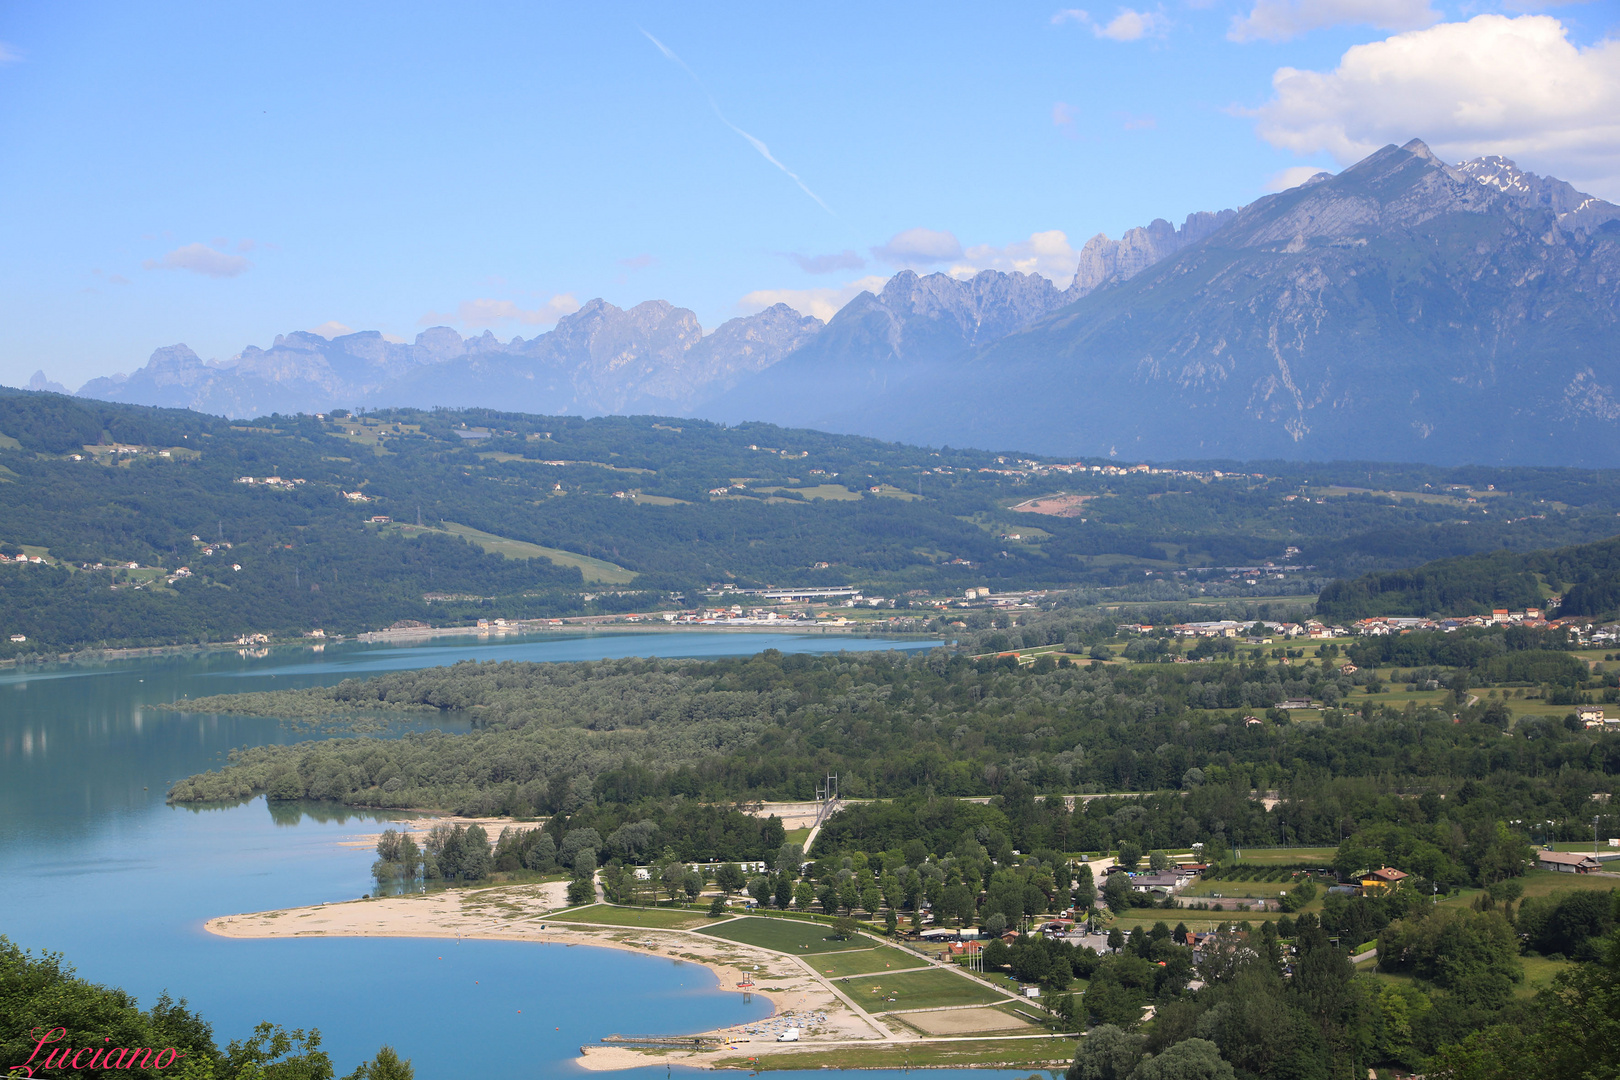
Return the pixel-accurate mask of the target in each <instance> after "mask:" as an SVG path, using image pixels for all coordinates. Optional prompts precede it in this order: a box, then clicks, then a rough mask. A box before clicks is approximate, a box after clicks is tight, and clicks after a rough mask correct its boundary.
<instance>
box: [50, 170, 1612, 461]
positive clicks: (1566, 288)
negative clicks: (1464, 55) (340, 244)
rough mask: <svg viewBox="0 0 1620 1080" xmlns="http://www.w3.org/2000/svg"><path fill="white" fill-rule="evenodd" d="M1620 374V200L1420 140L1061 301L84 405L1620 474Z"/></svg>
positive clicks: (1151, 255)
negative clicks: (570, 417) (653, 423)
mask: <svg viewBox="0 0 1620 1080" xmlns="http://www.w3.org/2000/svg"><path fill="white" fill-rule="evenodd" d="M1617 365H1620V207H1617V206H1615V205H1613V204H1611V203H1607V202H1604V201H1603V200H1601V199H1596V198H1593V197H1592V196H1589V195H1584V194H1582V193H1581V192H1579V191H1577V190H1575V189H1574V188H1573V187H1571V186H1570V185H1569V184H1567V183H1565V182H1563V181H1561V180H1557V179H1553V178H1550V177H1540V176H1536V175H1535V174H1533V173H1527V172H1524V171H1522V170H1520V169H1519V168H1518V167H1517V166H1515V165H1514V164H1513V163H1512V162H1511V161H1508V160H1506V159H1504V158H1500V157H1490V158H1480V159H1477V160H1475V161H1469V162H1464V163H1462V164H1460V165H1456V166H1448V165H1446V164H1444V163H1443V162H1441V161H1440V160H1439V159H1437V158H1436V157H1435V156H1434V155H1433V154H1432V153H1431V152H1430V151H1429V149H1428V147H1426V146H1425V145H1424V144H1423V143H1421V142H1419V141H1417V140H1413V141H1412V142H1410V143H1408V144H1407V145H1406V146H1404V147H1394V146H1389V147H1385V148H1384V149H1383V150H1380V151H1378V152H1377V153H1375V154H1373V155H1371V156H1370V157H1368V158H1367V159H1366V160H1364V161H1362V162H1360V163H1358V164H1356V165H1354V166H1352V167H1351V168H1349V169H1346V170H1345V171H1344V172H1342V173H1340V174H1339V175H1337V176H1330V175H1328V174H1327V173H1320V174H1318V175H1317V176H1315V177H1313V178H1312V179H1311V180H1310V181H1307V182H1306V183H1305V184H1303V185H1301V186H1299V187H1297V188H1293V189H1290V190H1288V191H1285V192H1281V193H1278V194H1275V195H1268V196H1266V197H1264V198H1262V199H1259V200H1257V201H1256V202H1254V203H1252V204H1250V205H1249V206H1246V207H1243V208H1241V209H1239V210H1222V211H1219V212H1217V213H1198V214H1193V215H1191V216H1189V217H1188V218H1187V219H1186V221H1185V222H1184V223H1183V224H1182V225H1181V227H1180V228H1177V227H1175V226H1172V225H1171V224H1170V223H1169V222H1167V221H1164V220H1156V221H1154V222H1153V223H1152V224H1150V225H1147V226H1144V227H1142V228H1137V229H1131V230H1129V231H1127V232H1126V233H1125V234H1124V235H1123V236H1122V237H1121V238H1120V239H1119V240H1110V239H1108V238H1107V237H1104V236H1098V237H1094V238H1093V239H1091V240H1090V241H1088V242H1087V243H1086V244H1085V246H1084V248H1083V250H1082V251H1081V254H1080V258H1079V260H1078V265H1077V266H1076V272H1075V275H1074V278H1073V280H1072V281H1071V282H1069V283H1067V286H1066V287H1061V288H1060V286H1059V284H1057V283H1054V282H1051V281H1048V280H1047V279H1045V278H1043V277H1040V276H1037V275H1030V274H1021V273H1012V274H1007V273H1001V272H998V271H991V270H986V271H983V272H981V273H979V274H977V275H975V276H974V277H972V278H968V279H965V280H963V279H958V278H954V277H951V276H949V275H945V274H931V275H928V276H926V277H919V276H918V275H917V274H915V273H913V272H911V271H902V272H901V273H899V274H896V275H895V276H894V277H893V278H892V279H890V281H889V282H888V283H887V284H886V285H885V286H884V288H883V289H882V290H881V292H879V293H876V294H873V293H870V292H867V293H862V294H860V295H859V296H857V297H856V298H855V299H853V300H851V301H850V302H849V303H848V304H847V305H846V306H845V307H844V308H843V309H842V310H841V311H839V312H838V313H837V314H836V315H835V316H834V317H833V319H832V320H831V322H829V323H827V324H826V325H825V326H823V324H822V323H821V322H820V321H819V320H816V319H813V318H807V317H805V316H802V315H800V314H798V313H797V312H795V311H793V310H792V309H791V308H788V307H786V306H783V305H777V306H776V307H773V308H770V309H768V310H766V311H762V312H759V313H758V314H755V315H750V316H747V317H745V318H739V319H733V320H731V321H730V322H728V323H726V324H724V325H723V326H721V327H719V328H718V329H716V330H715V331H713V332H712V333H709V334H705V333H704V332H703V329H702V327H701V326H699V325H698V322H697V319H696V317H695V316H694V315H693V313H692V312H690V311H687V310H686V309H684V308H677V307H674V306H672V305H671V304H669V303H667V302H665V301H662V300H654V301H648V302H646V303H643V304H638V305H636V306H635V307H633V308H630V309H629V310H623V309H620V308H618V307H615V306H614V305H612V304H609V303H607V302H605V301H603V300H593V301H591V302H590V303H588V304H586V305H585V306H584V307H583V308H581V309H580V310H579V311H578V312H576V313H574V314H573V315H570V316H568V317H566V318H564V319H562V320H561V321H559V322H558V324H557V326H556V328H555V329H553V330H551V331H550V332H548V333H544V334H541V335H540V336H539V337H536V338H533V339H530V340H527V341H525V340H524V339H523V338H514V339H512V340H511V341H509V342H502V341H499V340H497V339H496V338H495V337H494V336H493V335H491V334H489V333H485V334H484V335H482V336H480V337H475V338H465V339H464V338H462V337H461V336H460V335H459V334H457V333H456V332H454V331H453V330H450V329H448V328H446V327H436V328H434V329H431V330H428V331H425V332H424V333H422V334H421V335H419V336H418V337H417V339H416V341H415V342H413V343H410V344H403V343H393V342H389V341H386V340H385V339H383V338H382V337H381V336H380V335H378V334H376V333H363V334H351V335H347V336H345V337H339V338H336V339H333V340H330V341H328V340H326V339H325V338H321V337H319V336H317V335H314V334H309V333H295V334H289V335H286V336H284V337H279V338H277V339H276V342H275V344H274V345H273V346H271V348H269V349H258V348H254V347H250V348H247V349H244V350H243V351H242V353H241V354H239V355H238V356H236V357H233V358H231V359H230V360H225V361H219V362H204V361H202V360H200V359H198V358H197V356H196V355H195V354H193V353H192V352H191V350H190V349H188V348H186V347H185V346H184V345H175V346H170V347H168V348H164V349H159V350H158V351H157V352H155V353H154V354H153V355H152V358H151V360H150V361H149V362H148V363H147V365H146V366H145V367H143V368H141V369H140V370H138V371H136V372H135V373H133V374H131V375H128V376H117V377H114V378H111V379H97V380H94V381H92V382H91V383H89V384H87V385H86V386H84V387H83V388H81V389H80V391H79V393H80V394H83V395H86V396H90V397H97V398H104V399H109V400H117V401H129V402H140V403H146V404H161V405H184V406H190V407H193V408H198V409H203V410H206V411H210V412H217V413H224V414H227V415H231V416H246V415H253V414H259V413H265V412H270V411H275V410H279V411H283V412H287V411H305V412H312V411H321V410H325V409H329V408H332V407H334V406H357V405H358V406H366V405H415V406H431V405H489V406H498V407H504V408H511V409H518V410H525V411H531V412H541V413H576V414H580V413H582V414H587V415H590V414H599V413H626V412H663V413H677V414H685V415H698V416H703V417H707V418H711V419H718V420H726V421H737V420H768V421H772V422H775V423H781V424H788V425H794V426H805V427H821V428H827V429H832V430H842V431H850V432H855V433H861V434H869V435H878V436H882V437H888V438H899V439H905V440H909V441H913V442H922V443H936V444H937V443H946V442H949V443H954V444H957V445H975V444H976V445H987V446H988V445H994V446H1017V447H1023V448H1027V449H1031V450H1044V451H1050V452H1061V453H1076V454H1079V453H1110V452H1118V453H1120V454H1122V455H1127V456H1129V457H1132V458H1174V457H1233V458H1251V457H1256V456H1279V457H1290V458H1298V457H1312V458H1326V457H1366V458H1378V459H1386V460H1388V459H1406V460H1422V461H1433V462H1443V463H1449V462H1460V461H1468V460H1478V461H1488V462H1496V461H1513V462H1527V463H1529V462H1534V463H1590V464H1605V465H1616V464H1620V387H1617V379H1620V370H1617ZM36 380H43V374H41V375H39V376H36Z"/></svg>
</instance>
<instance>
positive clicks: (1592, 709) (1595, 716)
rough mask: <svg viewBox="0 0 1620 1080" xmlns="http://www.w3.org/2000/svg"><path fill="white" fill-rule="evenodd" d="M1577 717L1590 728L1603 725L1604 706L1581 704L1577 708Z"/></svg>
mask: <svg viewBox="0 0 1620 1080" xmlns="http://www.w3.org/2000/svg"><path fill="white" fill-rule="evenodd" d="M1575 718H1576V719H1577V720H1579V721H1580V722H1581V723H1583V724H1585V725H1586V726H1587V727H1589V728H1595V727H1602V726H1603V706H1601V705H1581V706H1578V707H1577V708H1576V709H1575Z"/></svg>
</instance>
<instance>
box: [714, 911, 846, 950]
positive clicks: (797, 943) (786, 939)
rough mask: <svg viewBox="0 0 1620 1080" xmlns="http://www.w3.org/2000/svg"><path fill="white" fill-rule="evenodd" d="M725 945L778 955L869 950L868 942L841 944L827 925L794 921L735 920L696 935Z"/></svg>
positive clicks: (843, 942)
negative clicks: (757, 948) (756, 948)
mask: <svg viewBox="0 0 1620 1080" xmlns="http://www.w3.org/2000/svg"><path fill="white" fill-rule="evenodd" d="M698 932H699V933H701V934H710V935H712V936H714V937H719V938H725V939H726V940H727V941H740V942H742V943H743V944H744V945H762V946H764V947H765V948H767V949H775V950H776V951H777V952H785V953H798V954H799V955H801V956H803V955H807V954H813V953H829V952H843V951H844V950H846V949H870V948H871V947H872V941H871V939H870V938H864V937H855V938H851V939H850V940H848V941H840V940H838V939H837V938H835V937H832V936H831V935H832V927H831V926H829V925H827V924H826V923H819V922H799V921H798V920H796V919H762V918H758V917H752V918H745V919H737V920H735V921H733V922H726V923H721V924H720V925H719V926H711V927H708V928H707V929H705V930H700V931H698Z"/></svg>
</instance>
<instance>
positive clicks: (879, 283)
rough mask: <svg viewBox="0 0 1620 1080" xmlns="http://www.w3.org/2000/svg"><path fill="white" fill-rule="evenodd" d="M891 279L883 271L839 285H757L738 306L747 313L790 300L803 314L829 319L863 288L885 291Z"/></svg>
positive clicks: (792, 305) (789, 304) (871, 290)
mask: <svg viewBox="0 0 1620 1080" xmlns="http://www.w3.org/2000/svg"><path fill="white" fill-rule="evenodd" d="M888 281H889V279H888V278H886V277H883V276H881V275H873V276H871V277H863V278H861V279H859V280H857V281H851V282H848V283H846V284H844V285H840V286H838V287H836V288H824V289H756V290H755V291H753V292H751V293H749V294H748V295H747V296H745V297H743V298H742V299H741V300H739V301H737V310H738V311H740V312H742V313H743V314H744V315H752V314H753V313H754V312H756V311H764V310H765V309H766V308H768V307H770V306H771V305H773V304H786V305H787V306H788V307H790V308H792V309H793V310H794V311H797V312H798V313H799V314H801V315H814V316H815V317H816V318H818V319H820V320H821V321H822V322H827V321H828V320H830V319H831V318H832V317H833V316H834V315H836V314H838V309H839V308H841V307H843V306H844V305H845V304H847V303H849V302H850V301H851V300H853V299H855V298H856V297H857V296H859V295H860V294H861V293H863V292H874V293H877V292H882V291H883V286H884V285H886V284H888Z"/></svg>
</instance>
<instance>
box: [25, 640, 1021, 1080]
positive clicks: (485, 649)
mask: <svg viewBox="0 0 1620 1080" xmlns="http://www.w3.org/2000/svg"><path fill="white" fill-rule="evenodd" d="M931 644H933V643H917V642H914V641H911V642H886V641H882V640H877V639H851V638H821V637H807V636H797V635H792V634H769V633H761V634H736V633H706V632H703V631H691V632H678V633H657V634H648V633H631V634H607V633H604V634H593V635H589V636H581V635H567V636H563V635H536V636H529V637H522V638H515V639H513V638H509V639H505V640H496V641H488V640H483V639H463V640H455V641H453V642H452V643H446V642H445V641H444V639H439V641H437V642H435V643H433V644H431V645H420V646H412V647H400V646H394V645H360V644H341V645H328V646H327V647H326V649H325V650H324V651H323V652H321V653H315V652H313V651H311V650H309V649H307V648H305V649H285V650H273V651H272V652H271V653H270V654H269V655H268V656H264V657H253V656H246V657H244V656H240V655H237V654H236V653H234V652H211V653H204V654H196V655H185V656H160V657H153V658H145V659H140V660H129V661H119V662H113V663H106V664H94V665H76V666H56V667H50V668H29V669H21V670H11V671H6V672H4V673H0V933H3V934H5V935H6V936H7V937H9V938H11V939H12V940H13V941H14V942H16V943H18V944H19V945H21V946H23V947H25V948H29V949H33V950H36V951H38V950H50V951H52V952H60V953H63V954H64V955H65V957H66V959H67V961H68V962H69V963H70V964H72V965H73V966H74V967H76V968H77V969H78V972H79V974H81V975H82V976H84V977H86V978H89V979H92V980H94V981H97V982H104V983H108V984H111V985H117V986H122V987H124V988H125V989H127V990H129V991H130V992H132V993H134V994H135V995H137V996H138V997H139V998H140V1000H141V1002H142V1004H143V1005H149V1004H151V1002H152V1000H153V999H154V998H155V997H156V996H157V995H158V993H160V992H161V991H163V990H165V989H167V990H169V991H170V992H171V993H172V994H173V995H174V996H176V997H182V996H183V997H187V998H189V999H190V1002H191V1004H192V1006H193V1007H195V1008H197V1009H198V1010H199V1011H200V1012H201V1013H202V1014H203V1016H205V1017H206V1018H208V1019H209V1020H210V1021H212V1022H213V1024H214V1026H215V1037H216V1039H218V1040H219V1042H220V1044H221V1045H223V1044H224V1043H225V1042H226V1041H227V1040H229V1039H233V1038H241V1037H243V1036H245V1035H246V1034H248V1033H249V1032H250V1031H251V1029H252V1027H253V1025H254V1024H255V1023H256V1022H258V1021H260V1020H271V1021H274V1022H276V1023H279V1024H282V1025H283V1026H285V1027H288V1028H294V1027H318V1028H320V1029H321V1032H322V1035H323V1041H324V1045H325V1047H326V1049H327V1050H328V1051H329V1052H330V1053H331V1054H332V1057H333V1060H334V1062H335V1063H336V1064H337V1066H338V1069H339V1072H340V1073H342V1072H347V1071H349V1070H350V1069H352V1068H353V1067H354V1064H355V1063H356V1062H357V1061H359V1060H360V1059H361V1058H364V1057H369V1056H370V1055H371V1054H372V1053H374V1052H375V1050H376V1048H377V1047H378V1046H379V1045H380V1044H382V1043H391V1044H392V1045H394V1046H395V1047H396V1048H397V1049H398V1050H399V1051H400V1053H401V1055H402V1056H404V1057H409V1058H411V1059H412V1060H413V1062H414V1063H415V1067H416V1075H417V1076H418V1077H419V1078H421V1080H439V1078H441V1077H442V1078H449V1077H464V1076H477V1077H481V1078H488V1080H507V1078H519V1077H543V1076H556V1075H562V1074H570V1075H576V1076H578V1075H583V1074H582V1071H581V1070H579V1069H578V1068H577V1067H576V1066H575V1065H574V1064H573V1059H574V1057H575V1056H576V1055H577V1052H578V1048H579V1046H580V1045H581V1044H582V1043H591V1042H595V1041H597V1040H598V1039H600V1038H601V1037H602V1036H604V1035H608V1034H611V1033H613V1032H624V1033H634V1034H661V1033H675V1032H691V1031H702V1030H707V1029H709V1028H714V1027H721V1026H725V1025H729V1024H735V1023H739V1022H742V1021H745V1020H753V1019H758V1018H760V1017H763V1016H765V1015H767V1014H768V1013H769V1005H768V1004H766V1003H765V1002H764V1001H763V1000H762V996H761V995H755V996H754V997H753V1000H752V1001H750V1002H744V1001H743V1000H742V998H741V997H740V996H739V995H737V994H735V993H726V992H722V991H720V990H719V989H718V988H717V986H716V985H715V979H714V976H713V975H712V974H710V973H709V972H708V971H707V970H706V969H704V968H701V967H697V966H694V965H691V964H686V963H680V962H676V961H671V960H667V959H662V960H661V959H655V958H653V957H646V956H638V955H634V954H630V953H623V952H618V951H614V950H608V949H592V948H586V947H572V948H570V947H565V946H560V945H547V944H536V943H521V942H476V941H463V942H460V943H457V942H455V941H442V940H411V939H405V938H399V939H385V938H348V939H344V938H321V939H305V940H276V941H239V940H231V939H226V938H218V937H214V936H213V935H210V934H208V933H206V932H204V931H203V930H202V924H203V922H204V921H205V920H207V919H209V918H212V917H213V916H216V915H223V914H230V913H233V912H239V911H257V910H264V909H267V908H280V907H289V906H294V905H301V904H312V903H318V902H321V901H334V900H347V899H352V898H354V897H357V896H359V895H361V894H362V893H364V892H366V891H368V889H369V888H370V886H371V882H370V878H369V870H370V866H371V862H372V859H373V857H374V856H373V854H372V853H371V852H370V851H367V850H365V849H363V848H362V849H357V848H346V847H342V846H340V844H339V843H338V841H339V840H340V839H342V838H344V837H347V836H351V835H353V834H356V833H365V832H375V831H376V828H375V825H374V824H372V822H374V821H375V820H376V819H375V818H374V817H372V816H370V815H365V814H355V813H354V812H352V811H348V810H345V809H344V808H342V807H333V806H320V805H308V806H280V805H278V806H277V807H276V809H275V813H274V814H272V812H271V809H270V807H269V806H268V805H267V804H266V803H265V801H264V800H263V799H254V800H252V801H250V802H248V803H246V804H243V805H239V806H234V807H230V808H225V809H206V810H197V809H190V808H183V807H171V806H168V805H166V804H165V803H164V793H165V792H166V791H167V790H168V788H169V785H170V784H172V783H173V782H174V781H175V780H178V779H180V778H181V777H184V776H187V775H190V774H191V773H195V772H199V771H202V770H204V769H209V768H217V767H218V766H219V765H220V764H221V763H222V762H223V760H224V756H225V753H226V752H227V751H228V750H230V749H232V748H235V747H240V746H249V745H262V744H266V743H277V742H295V741H300V740H303V739H307V738H310V737H311V735H310V734H309V733H308V732H307V731H299V730H297V729H295V728H292V727H290V726H288V725H284V724H281V723H279V722H278V721H275V720H269V719H262V718H254V717H241V716H198V715H194V714H180V713H174V712H169V711H166V710H160V709H154V708H152V707H151V706H153V705H154V704H157V703H160V702H171V701H176V700H179V699H181V698H183V697H186V696H191V697H200V696H204V695H207V694H218V693H234V692H238V691H247V690H266V689H289V688H293V687H299V686H312V685H321V684H329V683H333V682H337V681H340V680H342V679H345V678H353V677H364V676H365V675H367V674H371V673H375V672H381V671H392V670H400V669H407V668H421V667H433V666H438V665H443V664H451V663H455V662H457V661H460V660H496V659H498V660H585V659H601V658H604V657H622V656H670V657H674V656H723V655H741V654H750V653H754V652H758V651H761V650H763V649H767V648H775V649H780V650H782V651H783V652H811V651H814V652H826V651H837V650H839V649H847V650H851V651H856V650H859V651H866V650H872V649H889V648H902V649H911V648H926V647H929V646H930V645H931ZM455 726H456V721H454V720H453V719H449V720H447V719H446V718H443V717H434V718H433V719H432V721H431V722H429V721H426V720H423V721H420V722H417V723H414V724H406V725H401V726H399V727H397V728H396V730H410V729H412V728H413V727H419V728H426V727H438V728H443V729H446V730H451V729H454V727H455ZM666 1071H667V1070H666V1069H665V1068H664V1067H662V1066H659V1067H657V1068H648V1069H639V1070H633V1071H629V1072H622V1073H611V1074H601V1075H606V1076H622V1077H651V1076H656V1075H659V1074H662V1073H665V1072H666ZM676 1071H677V1072H679V1071H681V1070H678V1069H677V1070H676ZM826 1074H827V1071H826V1070H820V1071H817V1072H815V1073H813V1074H812V1073H804V1074H802V1075H804V1076H810V1075H817V1076H825V1075H826ZM773 1075H776V1076H782V1077H789V1076H795V1075H800V1074H789V1073H777V1074H773ZM858 1075H860V1076H861V1077H887V1076H898V1075H900V1073H899V1072H898V1071H896V1072H892V1073H890V1072H865V1071H863V1072H861V1073H859V1074H858ZM950 1075H951V1076H953V1077H970V1076H985V1077H989V1076H998V1077H1007V1076H1010V1075H1017V1076H1027V1075H1028V1074H1027V1073H1025V1072H1019V1073H1015V1074H1009V1073H1004V1072H986V1071H980V1070H957V1071H953V1072H951V1073H950Z"/></svg>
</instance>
